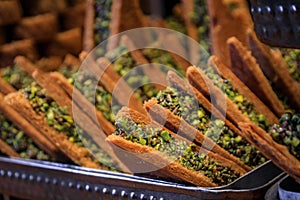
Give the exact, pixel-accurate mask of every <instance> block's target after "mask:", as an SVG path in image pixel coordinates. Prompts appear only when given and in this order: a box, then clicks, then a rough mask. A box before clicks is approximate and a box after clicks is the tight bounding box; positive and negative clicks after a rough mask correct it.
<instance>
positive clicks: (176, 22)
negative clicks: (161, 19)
mask: <svg viewBox="0 0 300 200" xmlns="http://www.w3.org/2000/svg"><path fill="white" fill-rule="evenodd" d="M165 20H166V24H167V26H168V27H169V28H170V29H172V30H175V31H178V32H180V33H183V34H187V30H186V27H185V24H184V22H183V20H182V19H180V18H179V17H177V16H175V15H170V16H168V17H167V18H166V19H165Z"/></svg>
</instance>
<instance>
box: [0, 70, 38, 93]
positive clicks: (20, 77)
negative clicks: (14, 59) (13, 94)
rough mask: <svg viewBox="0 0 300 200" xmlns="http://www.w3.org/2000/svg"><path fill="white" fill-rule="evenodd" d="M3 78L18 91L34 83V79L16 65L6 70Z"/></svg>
mask: <svg viewBox="0 0 300 200" xmlns="http://www.w3.org/2000/svg"><path fill="white" fill-rule="evenodd" d="M2 78H3V79H4V80H5V81H6V82H8V83H9V84H10V85H11V86H13V87H14V88H15V89H16V90H18V89H21V88H24V87H26V86H28V85H30V84H31V83H32V82H33V79H32V78H31V77H30V76H28V75H27V73H26V72H24V71H22V70H21V69H20V68H19V67H18V66H16V65H14V66H12V67H8V68H6V69H5V70H4V71H3V73H2Z"/></svg>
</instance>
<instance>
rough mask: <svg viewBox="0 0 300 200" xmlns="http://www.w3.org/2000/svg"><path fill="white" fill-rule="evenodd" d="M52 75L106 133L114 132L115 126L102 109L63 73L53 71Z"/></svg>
mask: <svg viewBox="0 0 300 200" xmlns="http://www.w3.org/2000/svg"><path fill="white" fill-rule="evenodd" d="M50 76H51V77H52V78H53V80H55V82H57V83H58V84H59V85H60V86H61V87H62V88H63V89H64V90H65V91H66V92H67V93H68V95H69V98H72V100H73V101H75V103H76V104H77V105H78V106H79V107H80V108H81V110H82V111H83V112H85V114H86V115H88V116H89V117H90V118H91V119H92V120H94V122H95V123H99V124H100V126H101V128H102V129H103V131H104V132H105V134H106V135H110V134H112V133H113V132H114V130H115V128H114V126H113V125H112V124H111V123H110V122H109V121H107V120H106V119H105V118H104V117H103V115H102V114H101V112H100V111H97V110H95V106H93V105H92V104H91V103H90V102H89V101H88V100H87V99H86V98H85V97H84V96H83V95H82V94H81V93H80V92H79V91H78V90H77V89H76V88H74V87H73V86H72V85H71V84H70V83H69V82H68V80H67V79H66V78H65V77H64V76H63V75H61V74H60V73H58V72H52V73H50ZM93 113H95V114H96V118H95V117H93V116H92V114H93ZM95 120H96V121H95Z"/></svg>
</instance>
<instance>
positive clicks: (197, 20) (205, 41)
mask: <svg viewBox="0 0 300 200" xmlns="http://www.w3.org/2000/svg"><path fill="white" fill-rule="evenodd" d="M191 21H192V22H193V23H194V25H195V26H196V27H197V32H198V38H199V40H200V42H201V45H202V47H203V48H204V49H205V50H206V51H209V46H210V42H209V16H208V10H207V3H206V1H205V0H194V10H193V11H192V13H191Z"/></svg>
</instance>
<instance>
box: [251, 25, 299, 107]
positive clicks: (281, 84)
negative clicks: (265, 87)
mask: <svg viewBox="0 0 300 200" xmlns="http://www.w3.org/2000/svg"><path fill="white" fill-rule="evenodd" d="M248 41H249V48H250V50H251V52H252V55H253V56H254V57H255V58H256V61H257V63H258V64H259V66H260V68H261V69H262V71H263V72H264V74H265V75H266V77H267V78H268V80H270V81H271V82H272V84H274V87H275V88H277V89H279V90H280V92H281V93H283V94H284V95H286V96H287V97H288V102H289V103H290V104H291V105H292V107H294V108H295V109H298V110H299V109H300V102H299V96H300V86H299V84H298V83H297V81H296V80H294V79H293V78H292V76H291V74H290V73H289V71H288V67H287V64H286V62H285V61H284V59H283V57H282V55H281V53H280V51H279V50H271V48H269V47H267V46H266V45H264V44H263V43H261V42H260V41H259V40H258V38H257V37H256V35H255V33H254V31H251V30H249V31H248Z"/></svg>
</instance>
